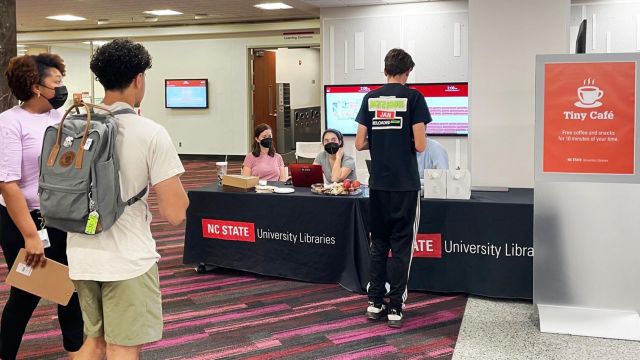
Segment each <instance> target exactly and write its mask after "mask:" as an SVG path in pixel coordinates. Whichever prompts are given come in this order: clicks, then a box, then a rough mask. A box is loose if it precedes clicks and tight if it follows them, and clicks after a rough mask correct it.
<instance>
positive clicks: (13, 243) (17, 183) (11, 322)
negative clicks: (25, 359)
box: [0, 54, 83, 360]
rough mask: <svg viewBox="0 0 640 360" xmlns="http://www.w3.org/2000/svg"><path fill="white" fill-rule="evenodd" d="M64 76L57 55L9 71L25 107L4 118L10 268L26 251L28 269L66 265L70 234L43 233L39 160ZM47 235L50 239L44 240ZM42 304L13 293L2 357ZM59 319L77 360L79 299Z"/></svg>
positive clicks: (1, 160) (0, 149)
mask: <svg viewBox="0 0 640 360" xmlns="http://www.w3.org/2000/svg"><path fill="white" fill-rule="evenodd" d="M64 74H65V66H64V62H63V60H62V59H61V58H60V56H58V55H54V54H40V55H37V56H35V55H26V56H19V57H15V58H13V59H11V61H10V62H9V66H8V67H7V71H6V77H7V83H8V84H9V88H11V92H12V93H13V95H14V96H15V97H16V98H17V99H18V100H20V102H21V104H20V105H18V106H15V107H13V108H11V109H9V110H7V111H5V112H3V113H2V114H0V194H1V195H0V246H2V251H3V253H4V257H5V259H6V261H7V266H8V267H9V268H11V267H12V265H13V263H14V262H15V260H16V257H17V256H18V251H20V249H21V248H25V249H26V251H27V256H26V257H27V258H26V262H27V264H28V265H31V266H34V267H36V266H40V265H44V263H45V256H46V257H47V258H49V259H52V260H55V261H57V262H61V263H63V264H66V263H67V254H66V250H67V234H66V233H64V232H62V231H60V230H57V229H53V228H46V229H45V231H42V230H43V228H44V226H45V224H43V221H42V216H41V215H40V211H39V208H40V200H39V198H38V175H39V174H38V173H39V169H38V156H40V151H41V149H42V141H43V138H44V132H45V130H46V128H47V127H48V126H49V125H52V124H55V123H57V122H59V121H60V119H61V118H62V114H61V113H60V112H59V111H58V110H56V109H57V108H59V107H61V106H62V105H64V103H65V101H66V100H67V88H66V87H65V86H63V85H62V77H63V76H64ZM39 230H41V231H40V233H39V232H38V231H39ZM45 232H46V233H47V234H48V236H41V234H44V233H45ZM47 237H48V240H47ZM51 285H52V286H55V284H51ZM39 301H40V298H39V297H38V296H36V295H33V294H30V293H28V292H25V291H22V290H20V289H17V288H14V287H12V288H11V290H10V292H9V299H8V300H7V302H6V304H5V306H4V310H3V311H2V322H1V324H0V358H2V359H4V360H9V359H15V358H16V355H17V353H18V349H19V347H20V343H21V341H22V336H23V335H24V331H25V328H26V326H27V323H28V322H29V319H30V318H31V314H32V313H33V311H34V310H35V308H36V306H37V305H38V302H39ZM58 319H59V321H60V328H61V329H62V340H63V344H64V348H65V350H67V351H68V352H69V357H70V358H71V359H73V358H74V356H75V355H76V352H77V351H78V350H80V348H81V346H82V341H83V321H82V312H81V311H80V303H79V301H78V295H77V294H73V296H72V297H71V300H70V301H69V304H68V305H67V306H61V305H59V306H58Z"/></svg>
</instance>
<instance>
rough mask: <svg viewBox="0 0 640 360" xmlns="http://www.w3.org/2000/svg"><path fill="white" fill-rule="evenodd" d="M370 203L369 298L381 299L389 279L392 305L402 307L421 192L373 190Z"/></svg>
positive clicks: (418, 220) (378, 300) (404, 299)
mask: <svg viewBox="0 0 640 360" xmlns="http://www.w3.org/2000/svg"><path fill="white" fill-rule="evenodd" d="M369 206H370V210H369V213H370V216H371V219H370V221H371V222H370V224H371V247H370V253H371V260H370V263H369V284H368V286H367V292H368V294H369V300H371V301H374V302H376V303H380V302H381V301H382V298H383V297H384V295H385V293H386V289H385V283H387V282H388V283H389V284H390V286H391V290H390V291H389V299H390V306H391V307H392V308H398V309H401V308H402V305H403V304H404V302H405V301H406V300H407V282H408V281H409V269H410V267H411V260H412V255H413V244H414V243H415V240H416V234H417V232H418V224H419V222H420V192H419V191H380V190H371V191H370V193H369ZM389 250H391V256H390V254H389ZM389 256H390V257H389ZM387 270H388V273H387Z"/></svg>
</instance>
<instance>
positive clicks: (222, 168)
mask: <svg viewBox="0 0 640 360" xmlns="http://www.w3.org/2000/svg"><path fill="white" fill-rule="evenodd" d="M216 172H217V173H218V181H220V182H222V178H223V177H224V176H225V175H227V162H226V161H218V162H216Z"/></svg>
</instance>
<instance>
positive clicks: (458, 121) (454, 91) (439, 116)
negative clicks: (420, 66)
mask: <svg viewBox="0 0 640 360" xmlns="http://www.w3.org/2000/svg"><path fill="white" fill-rule="evenodd" d="M381 86H383V85H382V84H367V85H325V87H324V105H325V124H326V126H327V128H334V129H338V130H340V131H341V132H342V133H343V134H344V135H355V133H356V130H357V123H356V122H355V119H356V115H357V114H358V111H359V110H360V105H361V103H362V99H363V98H364V95H365V94H367V93H368V92H369V91H372V90H376V89H378V88H380V87H381ZM408 86H409V87H410V88H413V89H416V90H418V91H419V92H420V93H421V94H422V96H424V97H425V100H426V101H427V106H429V111H430V112H431V118H432V119H433V121H432V122H431V123H430V124H429V125H428V126H427V134H429V135H462V136H464V135H468V133H469V86H468V84H467V83H462V82H456V83H433V84H409V85H408Z"/></svg>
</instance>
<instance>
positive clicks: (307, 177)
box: [289, 164, 324, 187]
mask: <svg viewBox="0 0 640 360" xmlns="http://www.w3.org/2000/svg"><path fill="white" fill-rule="evenodd" d="M289 172H290V173H291V185H293V186H295V187H310V186H311V185H313V184H317V183H324V175H323V173H322V165H317V164H289Z"/></svg>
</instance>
